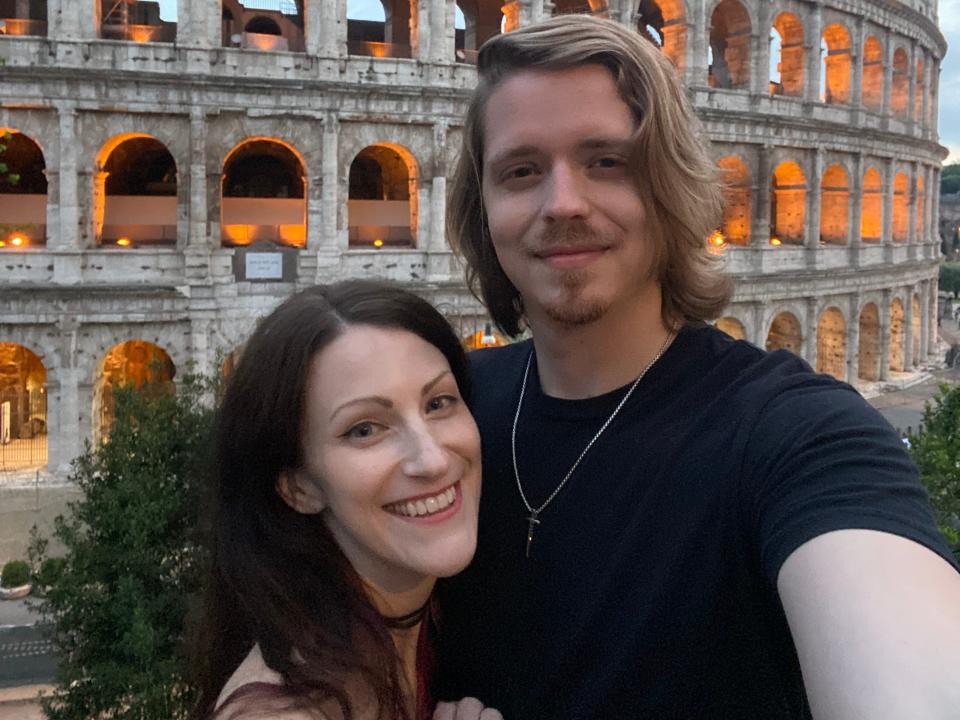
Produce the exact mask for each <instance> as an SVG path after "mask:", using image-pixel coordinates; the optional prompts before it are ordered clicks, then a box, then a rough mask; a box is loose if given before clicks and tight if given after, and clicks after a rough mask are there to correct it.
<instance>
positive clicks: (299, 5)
mask: <svg viewBox="0 0 960 720" xmlns="http://www.w3.org/2000/svg"><path fill="white" fill-rule="evenodd" d="M220 8H221V9H220V18H221V27H220V30H221V39H222V42H223V45H224V46H225V47H238V48H243V49H245V50H260V51H270V52H304V50H306V44H305V42H304V28H305V27H306V23H305V18H304V3H303V2H285V3H284V2H281V3H277V4H276V5H275V6H274V7H272V8H271V7H269V6H268V7H265V6H264V3H250V7H247V2H246V0H221V5H220Z"/></svg>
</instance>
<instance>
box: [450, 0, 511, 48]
mask: <svg viewBox="0 0 960 720" xmlns="http://www.w3.org/2000/svg"><path fill="white" fill-rule="evenodd" d="M456 4H457V7H458V8H460V11H461V12H462V13H463V24H464V27H463V29H462V30H460V29H456V31H455V35H456V37H455V43H454V51H455V57H456V59H457V61H459V62H469V63H476V61H477V51H478V50H479V49H480V46H481V45H483V44H484V43H485V42H486V41H487V40H489V39H490V38H492V37H494V36H495V35H499V34H500V32H501V28H504V29H506V27H507V23H506V17H507V15H506V13H507V8H506V6H505V5H506V4H505V3H504V2H503V0H457V3H456ZM509 29H511V30H512V29H514V28H513V27H512V26H511V27H510V28H509Z"/></svg>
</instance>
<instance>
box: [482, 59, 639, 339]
mask: <svg viewBox="0 0 960 720" xmlns="http://www.w3.org/2000/svg"><path fill="white" fill-rule="evenodd" d="M484 127H485V133H486V134H485V137H484V148H485V149H484V156H483V202H484V207H485V210H486V214H487V221H488V223H489V227H490V235H491V237H492V239H493V245H494V248H495V250H496V253H497V257H498V258H499V260H500V264H501V265H502V266H503V270H504V272H505V273H506V274H507V277H509V278H510V280H511V281H512V282H513V284H514V285H515V286H516V288H517V289H518V290H519V291H520V294H521V295H522V296H523V301H524V309H525V311H526V314H527V316H528V319H530V320H531V321H532V322H534V323H536V322H537V321H538V320H548V321H553V322H558V323H561V324H564V325H574V326H575V325H583V324H586V323H591V322H594V321H596V320H598V319H599V318H601V317H603V316H604V315H605V314H606V313H607V312H608V311H609V310H611V309H613V308H614V307H615V306H618V305H622V304H627V305H629V304H631V303H637V302H642V301H643V299H644V298H645V297H648V296H647V295H646V293H647V292H648V291H649V290H650V289H651V288H652V287H654V286H655V279H654V278H652V277H651V258H652V253H653V248H652V246H651V243H650V241H649V240H648V239H647V238H646V236H645V233H644V231H643V224H644V210H643V204H642V202H641V198H640V194H639V192H638V190H637V187H636V185H635V180H634V177H633V176H632V175H631V172H630V170H629V168H628V164H627V163H628V157H629V154H630V149H631V140H632V137H633V134H634V132H635V130H636V121H635V120H634V117H633V114H632V113H631V112H630V109H629V108H628V107H627V105H626V103H625V102H624V101H623V100H622V99H621V98H620V95H619V94H618V92H617V88H616V85H615V83H614V80H613V77H612V76H611V74H610V72H609V71H608V70H607V69H606V68H604V67H602V66H600V65H582V66H579V67H576V68H573V69H570V70H562V71H556V72H541V71H523V72H520V73H518V74H516V75H514V76H512V77H510V78H509V79H507V80H506V81H504V82H503V84H501V85H500V86H499V87H498V88H497V89H496V90H494V91H493V93H492V94H491V96H490V98H489V101H488V102H487V106H486V111H485V117H484Z"/></svg>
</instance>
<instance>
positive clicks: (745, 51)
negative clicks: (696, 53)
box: [708, 0, 752, 90]
mask: <svg viewBox="0 0 960 720" xmlns="http://www.w3.org/2000/svg"><path fill="white" fill-rule="evenodd" d="M709 32H710V43H709V47H708V52H709V54H710V57H709V58H708V66H709V69H708V80H709V83H710V87H712V88H722V89H727V90H745V89H747V88H749V87H750V34H751V32H752V23H751V20H750V13H749V12H747V9H746V8H745V7H744V6H743V4H742V3H740V2H739V0H720V2H719V3H717V5H716V7H715V8H714V10H713V14H712V15H711V16H710V26H709Z"/></svg>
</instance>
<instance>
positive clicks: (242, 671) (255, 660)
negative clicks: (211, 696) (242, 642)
mask: <svg viewBox="0 0 960 720" xmlns="http://www.w3.org/2000/svg"><path fill="white" fill-rule="evenodd" d="M260 685H275V686H277V687H279V686H281V685H283V677H282V676H281V675H280V673H278V672H276V671H274V670H271V669H270V668H269V667H267V663H266V662H264V660H263V655H262V654H261V653H260V646H259V645H254V646H253V649H252V650H250V652H249V653H247V656H246V657H245V658H244V659H243V662H242V663H240V665H239V667H237V669H236V670H234V671H233V675H231V676H230V679H229V680H227V683H226V684H225V685H224V686H223V690H221V691H220V697H218V698H217V703H216V709H217V710H219V709H220V708H221V707H222V706H223V705H224V704H225V703H226V702H227V701H228V700H230V699H231V697H233V696H235V695H237V694H238V693H241V692H242V691H243V689H244V688H245V687H247V686H260Z"/></svg>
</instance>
